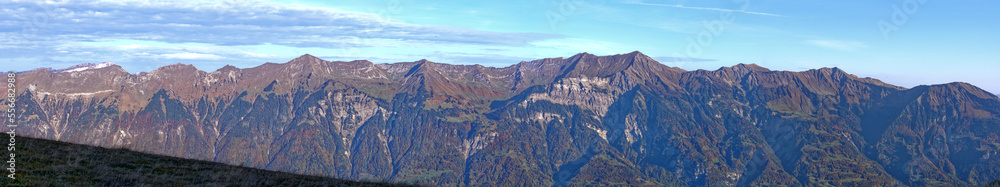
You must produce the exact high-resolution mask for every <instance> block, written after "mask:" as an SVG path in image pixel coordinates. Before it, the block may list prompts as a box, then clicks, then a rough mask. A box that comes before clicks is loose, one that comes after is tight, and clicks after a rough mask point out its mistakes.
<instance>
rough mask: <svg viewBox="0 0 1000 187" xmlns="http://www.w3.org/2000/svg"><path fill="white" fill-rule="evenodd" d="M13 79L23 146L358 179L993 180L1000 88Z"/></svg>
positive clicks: (322, 73)
mask: <svg viewBox="0 0 1000 187" xmlns="http://www.w3.org/2000/svg"><path fill="white" fill-rule="evenodd" d="M17 81H18V84H17V87H18V89H17V93H16V96H17V99H16V104H17V106H18V107H17V111H16V114H17V116H20V117H18V118H17V120H18V121H17V122H16V123H17V124H19V125H20V126H18V127H17V132H18V133H19V134H22V135H24V136H30V137H36V138H43V139H50V140H57V141H63V142H71V143H79V144H87V145H94V146H101V147H110V148H125V149H129V150H135V151H141V152H146V153H152V154H158V155H167V156H174V157H182V158H190V159H197V160H206V161H214V162H220V163H226V164H231V165H239V166H247V167H254V168H261V169H267V170H274V171H283V172H291V173H298V174H307V175H318V176H328V177H335V178H343V179H350V180H367V181H387V182H401V183H413V184H426V185H436V186H590V185H600V186H604V185H628V186H664V185H667V186H778V185H787V186H821V185H834V186H942V185H972V184H981V183H984V182H989V181H993V180H995V179H1000V169H998V168H1000V157H998V156H996V155H997V152H998V150H1000V98H998V97H997V95H994V94H991V93H989V92H986V91H984V90H982V89H980V88H978V87H976V86H973V85H970V84H967V83H961V82H956V83H949V84H941V85H929V86H928V85H923V86H917V87H913V88H903V87H899V86H894V85H891V84H887V83H884V82H882V81H879V80H876V79H871V78H860V77H858V76H855V75H851V74H848V73H847V72H844V71H843V70H841V69H839V68H821V69H813V70H808V71H802V72H790V71H772V70H769V69H767V68H764V67H761V66H758V65H755V64H739V65H736V66H732V67H723V68H720V69H717V70H714V71H707V70H696V71H686V70H683V69H680V68H675V67H668V66H665V65H663V64H660V63H659V62H656V61H655V60H653V59H651V58H650V57H649V56H646V55H644V54H642V53H640V52H638V51H636V52H632V53H628V54H618V55H610V56H597V55H593V54H588V53H580V54H577V55H574V56H571V57H568V58H546V59H539V60H534V61H526V62H520V63H517V64H514V65H511V66H507V67H486V66H481V65H451V64H442V63H435V62H431V61H427V60H419V61H415V62H400V63H390V64H375V63H372V62H369V61H365V60H358V61H350V62H342V61H325V60H322V59H319V58H317V57H314V56H312V55H303V56H301V57H298V58H296V59H293V60H291V61H289V62H287V63H280V64H277V63H265V64H263V65H260V66H257V67H253V68H246V69H240V68H236V67H233V66H225V67H223V68H220V69H218V70H215V71H212V72H205V71H201V70H198V69H196V68H195V67H194V66H191V65H183V64H174V65H168V66H164V67H160V68H158V69H156V70H154V71H151V72H149V73H143V74H130V73H128V72H126V71H124V70H123V69H122V68H121V66H118V65H114V64H112V63H102V64H99V65H93V64H90V65H84V66H79V67H71V68H69V69H68V70H60V71H55V70H52V69H36V70H34V71H30V72H22V73H19V74H18V75H17ZM4 99H6V98H4ZM0 101H2V102H7V101H6V100H3V99H0ZM7 124H9V123H8V122H7V121H4V122H3V123H2V124H0V130H4V131H6V130H7V129H8V127H7Z"/></svg>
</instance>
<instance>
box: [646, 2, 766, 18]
mask: <svg viewBox="0 0 1000 187" xmlns="http://www.w3.org/2000/svg"><path fill="white" fill-rule="evenodd" d="M629 3H631V4H637V5H648V6H661V7H671V8H683V9H691V10H709V11H722V12H739V13H746V14H754V15H762V16H775V17H785V16H782V15H778V14H771V13H764V12H752V11H746V10H737V9H724V8H711V7H694V6H684V5H681V4H676V5H668V4H654V3H645V2H641V1H639V2H629Z"/></svg>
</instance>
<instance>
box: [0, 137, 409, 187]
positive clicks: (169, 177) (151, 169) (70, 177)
mask: <svg viewBox="0 0 1000 187" xmlns="http://www.w3.org/2000/svg"><path fill="white" fill-rule="evenodd" d="M4 142H6V140H5V141H4ZM16 143H17V150H16V152H15V154H17V156H16V158H17V162H16V164H17V165H16V168H17V174H16V177H17V179H16V180H11V179H10V178H7V177H6V176H7V175H8V174H9V172H8V171H7V170H6V167H7V164H6V163H5V164H4V171H3V176H4V179H2V181H0V186H192V185H197V186H205V185H207V186H233V185H236V186H402V185H399V184H386V183H375V182H356V181H346V180H339V179H332V178H324V177H316V176H305V175H296V174H290V173H283V172H275V171H267V170H261V169H253V168H246V167H239V166H231V165H225V164H220V163H214V162H207V161H199V160H190V159H182V158H174V157H167V156H159V155H151V154H145V153H140V152H134V151H129V150H125V149H107V148H100V147H91V146H85V145H77V144H70V143H64V142H56V141H50V140H42V139H33V138H25V137H18V138H17V142H16ZM2 155H4V158H3V160H5V162H6V160H8V159H9V156H7V155H9V153H8V152H7V151H3V153H2Z"/></svg>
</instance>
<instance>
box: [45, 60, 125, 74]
mask: <svg viewBox="0 0 1000 187" xmlns="http://www.w3.org/2000/svg"><path fill="white" fill-rule="evenodd" d="M113 65H115V63H114V62H103V63H100V64H92V63H83V64H78V65H75V66H72V67H69V68H66V69H61V70H58V71H56V72H60V73H62V72H77V71H84V70H89V69H101V68H106V67H110V66H113Z"/></svg>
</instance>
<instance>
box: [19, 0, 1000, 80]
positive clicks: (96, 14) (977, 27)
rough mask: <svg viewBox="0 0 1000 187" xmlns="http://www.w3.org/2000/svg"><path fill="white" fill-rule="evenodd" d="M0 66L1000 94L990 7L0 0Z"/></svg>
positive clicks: (756, 0)
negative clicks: (592, 58) (496, 72)
mask: <svg viewBox="0 0 1000 187" xmlns="http://www.w3.org/2000/svg"><path fill="white" fill-rule="evenodd" d="M0 4H2V7H4V8H0V10H2V13H0V26H2V27H0V28H3V29H0V36H2V38H3V39H2V40H0V49H3V51H4V52H3V53H2V54H0V61H4V62H5V63H3V64H2V65H0V70H12V71H26V70H30V69H33V68H38V67H53V68H61V67H68V66H72V65H74V64H80V63H95V64H96V63H100V62H108V61H112V62H115V63H118V64H123V65H126V66H123V67H125V68H126V71H128V72H132V73H137V72H143V71H145V72H149V71H152V70H154V69H156V68H158V67H160V66H164V65H169V64H175V63H183V64H193V65H194V66H196V67H198V68H199V69H205V70H214V69H218V68H221V67H223V66H224V65H226V64H229V65H233V66H235V67H239V68H249V67H253V66H256V65H257V64H259V63H258V62H284V61H286V60H287V59H291V58H295V57H297V56H299V55H301V54H306V53H308V54H313V55H316V56H319V57H322V58H324V59H329V60H340V61H351V60H370V61H372V62H375V63H393V62H405V61H412V59H428V60H431V61H435V62H441V63H448V64H481V65H484V66H492V67H504V66H508V65H511V64H516V63H518V62H520V61H527V60H533V59H539V58H547V57H551V56H572V55H573V54H576V53H579V52H589V53H593V54H597V55H612V54H620V53H628V52H630V51H636V50H638V51H643V52H644V53H646V54H648V55H650V56H651V57H653V58H654V59H657V60H658V61H660V62H662V63H664V64H666V65H668V66H672V67H679V68H682V69H685V70H697V69H706V70H713V69H717V68H719V67H726V66H732V65H736V64H740V63H755V64H760V65H762V66H766V67H769V68H772V69H775V70H788V71H803V70H808V69H815V68H822V67H839V68H842V69H845V70H848V71H850V72H853V73H855V74H858V75H859V76H863V77H873V78H878V79H880V80H884V81H887V82H892V83H894V84H897V85H900V86H904V87H914V86H918V85H921V84H943V83H948V82H953V81H962V82H969V83H972V84H975V85H979V86H981V87H983V88H984V89H986V90H989V91H991V92H993V93H998V92H1000V83H998V82H997V81H993V80H997V79H1000V75H998V74H996V73H995V72H997V71H998V70H1000V57H998V56H996V55H992V53H993V52H992V51H996V50H997V49H1000V36H997V35H995V34H992V33H991V32H992V31H993V30H996V29H997V28H998V24H995V23H993V22H992V21H991V20H995V19H997V18H1000V13H997V12H996V11H992V9H990V8H989V7H995V5H997V4H998V3H997V2H992V1H981V2H980V1H976V2H967V1H961V2H938V1H922V0H908V1H903V0H900V1H880V2H870V1H849V2H800V1H787V0H776V1H771V0H767V1H765V0H737V1H712V2H703V1H685V0H666V1H639V0H624V1H584V0H567V1H514V2H481V1H442V2H416V1H410V0H382V1H363V2H357V1H352V2H348V1H337V2H327V1H312V0H298V1H280V2H278V1H255V0H247V1H243V0H226V1H151V0H127V1H76V0H67V1H0Z"/></svg>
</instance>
